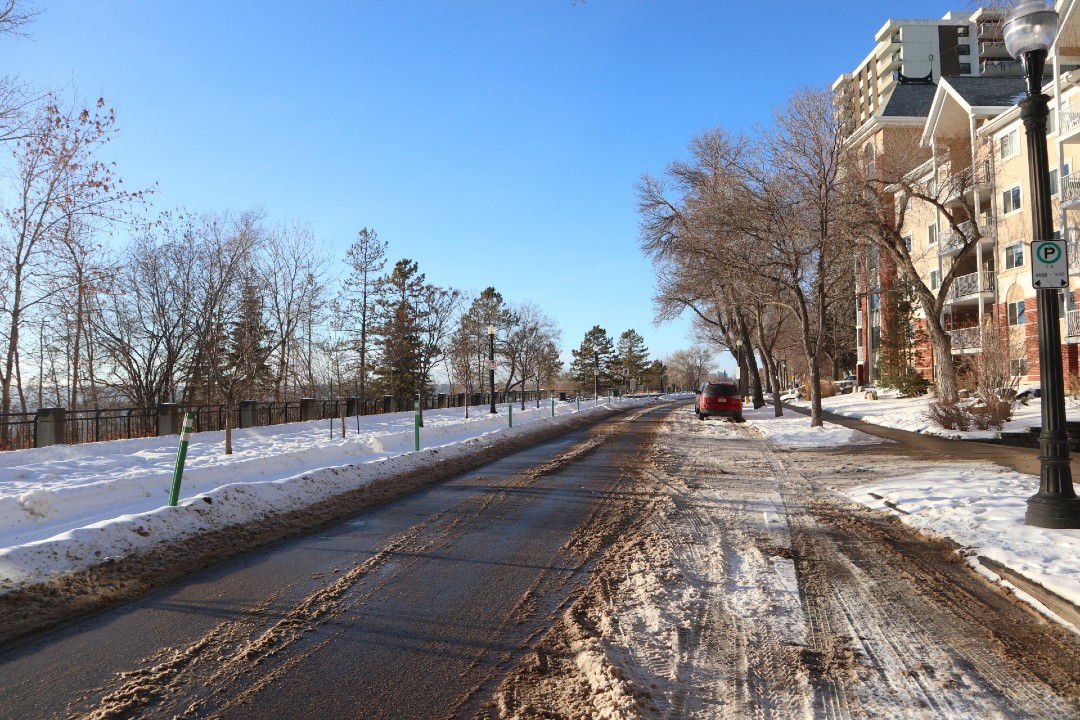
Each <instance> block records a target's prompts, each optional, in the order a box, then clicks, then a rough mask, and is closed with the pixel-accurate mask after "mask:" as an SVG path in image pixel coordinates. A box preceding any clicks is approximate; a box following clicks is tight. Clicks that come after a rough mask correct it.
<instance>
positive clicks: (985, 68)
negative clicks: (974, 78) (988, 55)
mask: <svg viewBox="0 0 1080 720" xmlns="http://www.w3.org/2000/svg"><path fill="white" fill-rule="evenodd" d="M979 65H980V70H981V74H982V75H991V76H995V75H998V76H1000V75H1019V74H1020V63H1018V62H1016V61H1015V60H983V61H982V62H980V63H979Z"/></svg>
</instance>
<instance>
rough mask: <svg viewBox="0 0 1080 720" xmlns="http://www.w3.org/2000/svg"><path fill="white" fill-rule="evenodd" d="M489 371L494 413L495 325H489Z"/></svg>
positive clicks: (493, 411)
mask: <svg viewBox="0 0 1080 720" xmlns="http://www.w3.org/2000/svg"><path fill="white" fill-rule="evenodd" d="M488 373H489V377H490V378H491V383H490V384H489V387H490V388H491V414H492V415H494V414H495V412H496V410H495V326H494V325H488Z"/></svg>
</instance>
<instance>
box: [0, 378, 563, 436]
mask: <svg viewBox="0 0 1080 720" xmlns="http://www.w3.org/2000/svg"><path fill="white" fill-rule="evenodd" d="M538 395H539V398H540V400H541V401H543V400H545V399H546V398H548V397H550V396H549V394H548V391H547V390H541V391H539V393H538V392H537V391H535V390H528V391H525V392H510V393H503V392H500V393H497V394H496V398H495V401H496V402H497V403H505V402H508V401H509V402H518V403H519V402H522V401H524V402H525V403H534V404H535V403H536V401H537V397H538ZM564 397H565V396H564ZM416 400H417V398H416V396H415V395H414V396H411V397H394V396H390V395H386V396H383V397H379V398H366V399H364V400H363V401H361V399H360V398H338V399H335V400H315V399H310V398H308V399H304V400H298V401H291V402H261V401H252V400H245V401H243V402H241V403H238V407H237V408H236V409H235V410H234V416H233V418H232V422H231V423H230V425H231V426H232V427H233V428H238V429H239V428H247V427H266V426H269V425H280V424H283V423H291V422H300V421H303V420H328V419H330V418H335V419H337V418H341V417H342V416H345V417H354V416H356V415H379V414H383V413H391V412H409V411H412V410H413V408H414V407H415V402H416ZM490 403H491V395H490V394H487V393H483V394H482V393H472V394H466V393H456V394H453V395H451V394H446V393H440V394H438V395H428V396H425V397H423V398H421V404H422V406H423V409H424V410H436V409H443V408H455V407H464V406H465V405H470V406H471V405H488V404H490ZM185 413H192V415H194V417H195V424H194V431H195V432H209V431H214V430H224V429H225V417H226V413H227V410H226V406H225V405H224V404H219V405H184V404H169V405H161V406H159V407H156V408H124V407H121V408H101V409H93V410H72V411H67V410H64V409H63V408H42V409H40V410H38V411H37V412H33V413H4V414H0V451H4V450H19V449H23V448H31V447H44V446H47V445H54V444H59V443H68V444H76V443H87V442H103V441H106V440H126V439H131V438H142V437H155V436H162V435H175V434H177V433H178V432H179V430H180V424H179V420H180V419H181V418H183V417H184V414H185Z"/></svg>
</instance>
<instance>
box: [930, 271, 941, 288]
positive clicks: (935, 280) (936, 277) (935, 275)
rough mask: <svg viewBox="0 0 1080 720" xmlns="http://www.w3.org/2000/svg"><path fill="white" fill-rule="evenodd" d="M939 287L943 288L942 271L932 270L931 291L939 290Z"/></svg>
mask: <svg viewBox="0 0 1080 720" xmlns="http://www.w3.org/2000/svg"><path fill="white" fill-rule="evenodd" d="M939 287H941V271H940V270H931V271H930V289H931V290H937V289H938V288H939Z"/></svg>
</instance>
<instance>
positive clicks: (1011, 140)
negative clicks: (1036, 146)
mask: <svg viewBox="0 0 1080 720" xmlns="http://www.w3.org/2000/svg"><path fill="white" fill-rule="evenodd" d="M998 150H999V154H1000V157H1001V159H1002V160H1008V159H1009V158H1011V157H1013V156H1014V155H1018V154H1020V131H1019V130H1010V131H1009V132H1007V133H1005V134H1004V135H1002V136H1001V139H1000V140H998Z"/></svg>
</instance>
